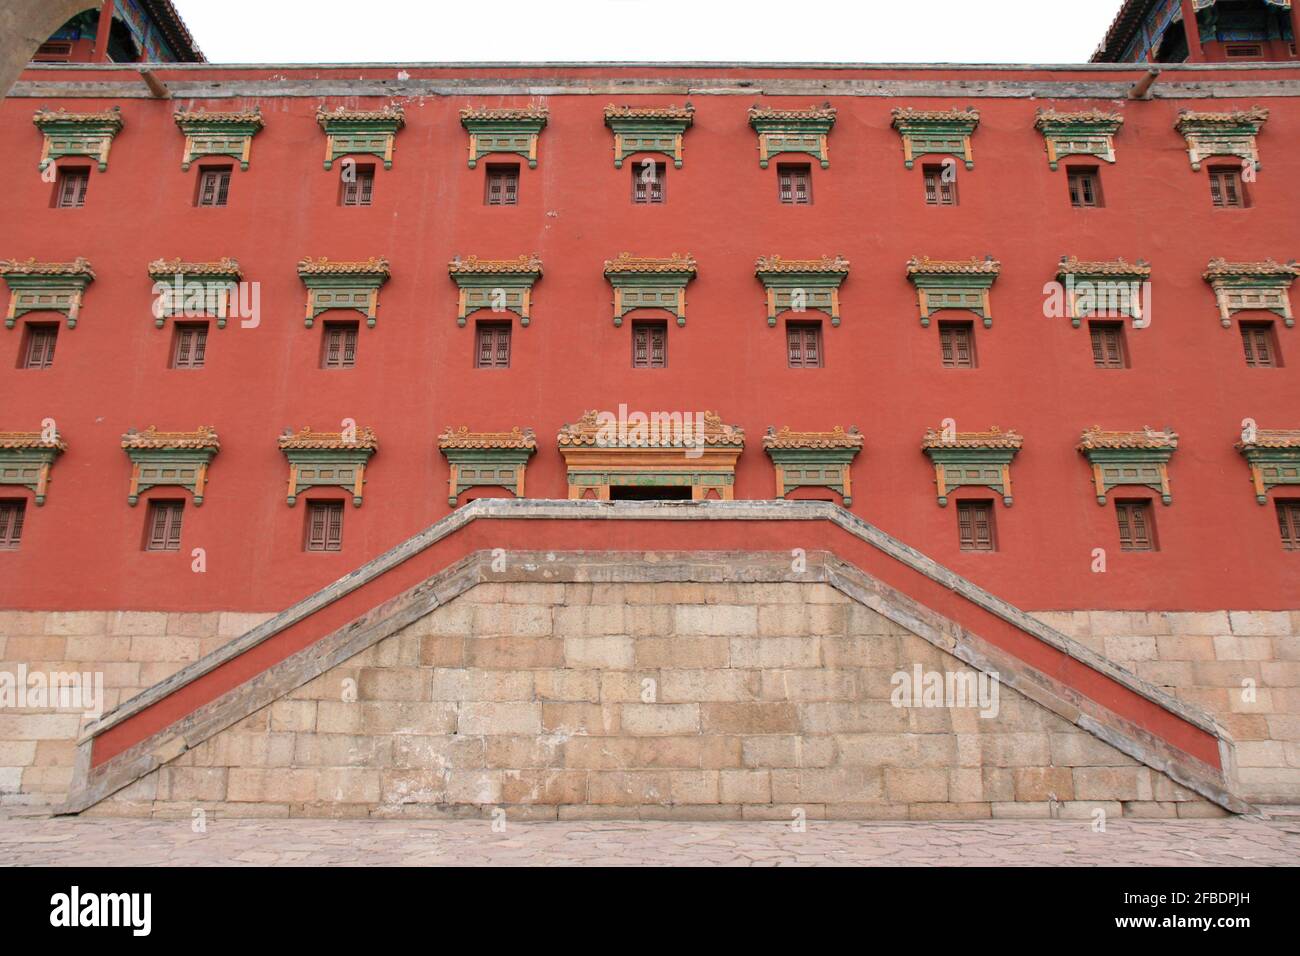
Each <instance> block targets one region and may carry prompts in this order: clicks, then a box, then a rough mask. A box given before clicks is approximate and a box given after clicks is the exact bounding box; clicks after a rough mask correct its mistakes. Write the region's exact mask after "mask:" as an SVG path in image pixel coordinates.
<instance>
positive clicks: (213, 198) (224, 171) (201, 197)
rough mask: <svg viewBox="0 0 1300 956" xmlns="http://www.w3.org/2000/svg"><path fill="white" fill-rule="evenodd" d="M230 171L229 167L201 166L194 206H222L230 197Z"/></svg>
mask: <svg viewBox="0 0 1300 956" xmlns="http://www.w3.org/2000/svg"><path fill="white" fill-rule="evenodd" d="M230 169H231V167H229V166H201V167H200V168H199V192H198V196H197V197H196V198H195V200H194V205H196V206H224V205H225V204H226V198H227V197H228V196H229V195H230Z"/></svg>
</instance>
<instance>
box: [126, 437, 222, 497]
mask: <svg viewBox="0 0 1300 956" xmlns="http://www.w3.org/2000/svg"><path fill="white" fill-rule="evenodd" d="M122 447H123V448H124V449H126V455H127V457H128V458H130V459H131V489H130V491H128V492H127V495H126V500H127V503H128V504H130V505H131V506H132V507H134V506H135V504H136V502H138V501H139V500H140V492H142V491H148V490H149V489H150V488H156V487H158V486H160V485H175V486H177V487H179V488H184V489H185V490H187V491H189V492H190V493H191V494H193V495H194V506H195V507H196V508H197V507H198V506H199V505H201V504H203V491H204V488H205V487H206V485H207V483H208V465H209V464H210V463H211V462H212V459H213V458H214V457H216V454H217V452H218V451H220V450H221V443H220V442H219V441H217V433H216V431H215V430H214V429H213V427H212V426H211V425H200V426H199V427H198V429H196V430H195V431H192V432H160V431H158V426H156V425H150V426H149V427H148V428H146V429H145V430H144V431H142V432H138V431H136V430H135V429H134V428H133V429H131V430H130V431H128V432H127V433H126V434H125V435H123V436H122Z"/></svg>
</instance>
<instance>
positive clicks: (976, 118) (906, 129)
mask: <svg viewBox="0 0 1300 956" xmlns="http://www.w3.org/2000/svg"><path fill="white" fill-rule="evenodd" d="M892 113H893V117H894V120H893V124H892V125H893V127H894V129H896V130H898V132H899V134H900V135H901V136H902V137H903V165H904V166H906V167H907V168H908V169H911V168H912V166H913V165H915V163H916V157H918V156H922V155H926V154H933V155H950V156H956V157H957V158H958V159H960V160H961V161H962V162H964V163H965V164H966V168H967V169H974V168H975V154H974V152H973V151H972V150H971V136H973V135H974V133H975V128H976V127H977V126H979V124H980V114H979V112H978V111H976V110H974V109H965V110H915V109H912V108H911V107H907V108H904V109H895V110H893V111H892Z"/></svg>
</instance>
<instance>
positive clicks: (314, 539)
mask: <svg viewBox="0 0 1300 956" xmlns="http://www.w3.org/2000/svg"><path fill="white" fill-rule="evenodd" d="M303 550H305V551H341V550H343V502H341V501H309V502H307V541H306V544H305V545H304V548H303Z"/></svg>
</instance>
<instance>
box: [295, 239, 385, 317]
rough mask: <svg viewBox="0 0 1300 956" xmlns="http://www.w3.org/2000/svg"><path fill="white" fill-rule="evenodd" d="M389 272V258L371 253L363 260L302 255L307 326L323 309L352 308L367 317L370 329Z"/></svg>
mask: <svg viewBox="0 0 1300 956" xmlns="http://www.w3.org/2000/svg"><path fill="white" fill-rule="evenodd" d="M391 274H392V273H391V272H390V270H389V268H388V260H387V259H383V258H380V259H376V258H374V257H373V256H372V257H371V258H369V259H367V260H365V261H364V262H331V261H330V260H329V259H326V258H324V257H321V258H320V259H310V258H308V259H303V260H302V261H300V262H299V263H298V275H299V276H300V277H301V278H302V281H303V285H305V286H306V287H307V314H306V316H305V317H304V323H305V324H306V326H307V328H309V329H310V328H311V327H312V326H313V325H314V324H315V322H316V316H318V315H320V314H321V313H322V312H328V311H329V310H330V309H354V310H356V311H357V312H360V313H361V314H362V315H364V316H365V317H366V326H367V327H368V328H372V329H373V328H374V327H375V322H376V320H377V314H378V311H379V288H380V286H382V285H383V284H384V283H385V282H387V281H388V277H389V276H390V275H391Z"/></svg>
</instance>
